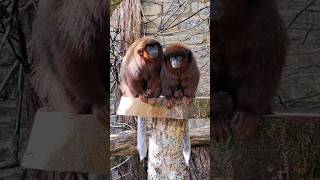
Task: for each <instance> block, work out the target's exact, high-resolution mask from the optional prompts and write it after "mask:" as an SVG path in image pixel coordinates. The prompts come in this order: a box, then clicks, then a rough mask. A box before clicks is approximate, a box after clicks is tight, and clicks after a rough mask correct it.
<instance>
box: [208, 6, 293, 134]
mask: <svg viewBox="0 0 320 180" xmlns="http://www.w3.org/2000/svg"><path fill="white" fill-rule="evenodd" d="M213 3H216V4H215V5H216V6H213V7H214V9H213V10H216V13H213V15H214V16H215V15H217V16H216V17H213V19H212V20H213V23H212V26H213V28H212V30H213V42H212V46H213V63H212V72H213V77H214V79H213V91H214V92H220V91H224V92H228V93H229V94H231V96H232V98H233V100H234V103H235V105H236V112H235V114H234V116H233V118H232V120H231V127H232V130H233V131H234V133H235V134H236V135H237V137H239V138H241V139H244V138H246V137H247V136H248V135H250V134H252V133H253V132H254V131H255V129H256V127H257V125H258V122H259V121H260V119H261V116H262V115H263V114H264V113H269V112H270V111H271V108H270V105H271V101H272V98H273V96H274V95H275V93H276V90H277V88H278V85H279V82H280V79H281V72H282V68H283V66H284V64H285V57H286V53H287V46H288V38H287V34H286V30H285V28H284V25H283V22H282V19H281V17H280V14H279V12H278V7H277V5H276V1H275V0H267V1H266V0H255V1H249V0H234V1H231V0H221V1H220V0H217V1H214V2H213ZM217 6H218V7H217ZM217 121H218V120H215V122H214V131H215V132H214V134H215V137H216V139H218V140H219V139H223V137H225V134H224V133H225V131H223V129H225V125H224V124H223V122H217Z"/></svg>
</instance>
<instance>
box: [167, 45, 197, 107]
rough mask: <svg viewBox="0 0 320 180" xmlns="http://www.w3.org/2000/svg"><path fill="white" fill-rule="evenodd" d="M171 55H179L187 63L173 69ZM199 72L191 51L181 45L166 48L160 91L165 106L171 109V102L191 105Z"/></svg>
mask: <svg viewBox="0 0 320 180" xmlns="http://www.w3.org/2000/svg"><path fill="white" fill-rule="evenodd" d="M171 55H181V56H183V57H184V58H185V59H187V60H188V61H184V63H183V64H182V66H181V67H180V68H179V69H173V68H172V66H171V65H170V61H169V57H170V56H171ZM199 79H200V72H199V69H198V66H197V62H196V60H195V58H194V56H193V53H192V51H191V50H190V49H189V48H187V47H186V46H185V45H183V44H181V43H175V44H171V45H170V46H168V47H167V48H166V50H165V60H164V62H163V64H162V68H161V89H162V95H163V96H164V97H165V99H166V106H167V107H168V108H171V106H172V105H173V101H175V103H177V104H180V103H181V101H182V103H184V104H189V103H191V98H193V97H195V93H196V91H197V87H198V84H199Z"/></svg>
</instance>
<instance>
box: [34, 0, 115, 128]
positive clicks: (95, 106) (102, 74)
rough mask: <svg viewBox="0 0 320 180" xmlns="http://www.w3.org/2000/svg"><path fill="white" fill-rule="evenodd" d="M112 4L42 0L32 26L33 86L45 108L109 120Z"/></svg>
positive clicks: (102, 1) (90, 1) (97, 0)
mask: <svg viewBox="0 0 320 180" xmlns="http://www.w3.org/2000/svg"><path fill="white" fill-rule="evenodd" d="M107 8H108V7H107V2H106V1H105V0H94V1H92V0H83V1H77V0H67V1H61V0H42V1H40V2H39V8H38V12H37V17H36V19H35V22H34V24H33V33H32V49H31V50H32V58H33V59H34V73H33V80H34V83H33V84H34V86H35V88H36V90H37V92H38V94H39V96H40V98H41V100H42V103H43V104H44V105H45V106H49V107H51V108H53V109H55V110H57V111H61V112H70V113H96V114H97V115H98V119H99V120H103V121H105V122H104V123H107V122H106V119H107V118H106V114H105V111H106V110H105V104H106V90H107V89H106V83H108V81H107V68H106V64H107V62H106V58H107V57H108V53H107V51H106V47H105V46H106V42H107V41H109V39H107V33H108V32H107V31H106V30H107V29H106V26H107V24H106V23H105V20H106V18H108V14H107V11H106V10H107Z"/></svg>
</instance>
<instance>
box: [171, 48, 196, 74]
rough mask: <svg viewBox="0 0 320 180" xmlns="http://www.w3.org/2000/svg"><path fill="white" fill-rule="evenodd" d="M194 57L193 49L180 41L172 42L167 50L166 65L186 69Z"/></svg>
mask: <svg viewBox="0 0 320 180" xmlns="http://www.w3.org/2000/svg"><path fill="white" fill-rule="evenodd" d="M192 59H193V55H192V52H191V50H189V49H188V48H186V47H185V46H183V45H181V44H179V43H176V44H172V45H170V46H168V47H167V48H166V50H165V61H166V65H167V66H168V67H169V68H171V69H174V70H175V69H184V68H186V67H188V66H189V64H190V62H191V61H192Z"/></svg>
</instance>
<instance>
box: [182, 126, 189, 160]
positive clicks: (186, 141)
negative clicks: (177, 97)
mask: <svg viewBox="0 0 320 180" xmlns="http://www.w3.org/2000/svg"><path fill="white" fill-rule="evenodd" d="M186 121H187V122H186V126H185V135H184V137H183V157H184V160H185V161H186V164H187V166H189V159H190V154H191V143H190V135H189V120H186Z"/></svg>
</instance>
